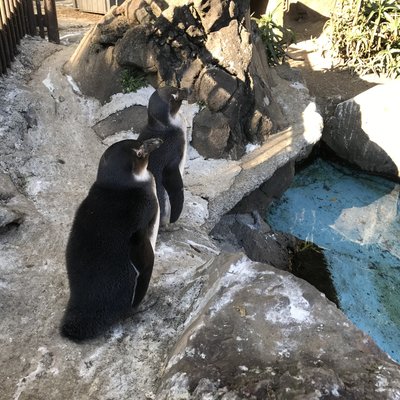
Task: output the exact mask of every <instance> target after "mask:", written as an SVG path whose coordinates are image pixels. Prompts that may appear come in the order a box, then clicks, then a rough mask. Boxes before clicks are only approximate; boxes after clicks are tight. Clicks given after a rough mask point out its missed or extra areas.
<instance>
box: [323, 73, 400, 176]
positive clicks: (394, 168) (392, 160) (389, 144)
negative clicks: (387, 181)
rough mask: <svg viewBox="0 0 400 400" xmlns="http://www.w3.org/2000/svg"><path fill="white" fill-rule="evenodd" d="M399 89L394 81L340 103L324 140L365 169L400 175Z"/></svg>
mask: <svg viewBox="0 0 400 400" xmlns="http://www.w3.org/2000/svg"><path fill="white" fill-rule="evenodd" d="M399 93H400V82H397V81H393V82H392V83H387V84H383V85H380V86H375V87H373V88H371V89H369V90H367V91H365V92H364V93H361V94H359V95H358V96H356V97H354V98H353V99H350V100H347V101H345V102H343V103H340V104H338V106H337V107H336V110H335V113H334V115H333V117H331V118H330V120H329V121H328V124H327V126H326V128H325V129H324V132H323V136H322V140H323V141H324V142H325V143H326V144H327V145H328V147H329V148H330V149H331V150H333V152H334V153H336V154H337V155H338V156H339V157H341V158H342V159H344V160H346V161H348V162H350V163H352V164H355V165H357V166H358V167H360V168H361V169H363V170H365V171H369V172H374V173H378V174H381V175H384V176H388V177H394V178H398V177H400V152H399V151H398V148H399V140H398V136H399V128H398V116H399V112H400V103H399Z"/></svg>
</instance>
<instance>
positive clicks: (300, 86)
mask: <svg viewBox="0 0 400 400" xmlns="http://www.w3.org/2000/svg"><path fill="white" fill-rule="evenodd" d="M290 86H291V87H292V88H294V89H296V90H307V92H308V89H307V88H306V87H305V86H304V85H303V84H302V83H300V82H293V83H291V84H290Z"/></svg>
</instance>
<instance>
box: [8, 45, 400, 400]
mask: <svg viewBox="0 0 400 400" xmlns="http://www.w3.org/2000/svg"><path fill="white" fill-rule="evenodd" d="M35 43H36V42H35V41H34V43H29V46H28V47H27V49H28V51H30V52H32V47H35ZM39 43H40V45H41V44H42V42H39ZM39 47H40V46H39ZM27 49H24V48H23V47H22V49H21V50H22V53H24V52H25V54H26V50H27ZM71 54H72V49H71V48H61V51H59V52H54V54H53V55H51V56H50V57H49V58H47V59H46V60H45V62H44V63H43V66H42V67H39V68H38V69H37V70H36V71H34V72H33V73H32V74H30V75H29V79H23V78H24V76H23V74H22V75H21V73H22V72H23V71H22V72H20V71H19V70H18V68H17V67H18V65H16V67H15V68H16V70H15V71H14V72H13V73H12V74H10V76H9V77H6V78H4V80H3V81H2V85H1V87H0V90H1V94H2V95H1V96H0V102H2V107H1V108H0V110H2V112H1V117H2V121H3V126H4V127H5V129H3V130H2V131H1V132H2V135H4V136H6V137H7V142H5V143H6V145H4V146H3V147H2V149H1V157H2V158H1V160H2V162H1V171H2V172H3V173H6V174H7V175H8V176H9V177H10V178H11V179H12V181H13V184H14V185H15V188H16V191H14V189H13V190H8V189H7V193H13V196H14V197H15V196H19V195H23V196H25V197H26V198H27V199H28V200H27V201H28V204H29V206H30V207H33V208H34V212H32V213H31V212H29V209H28V208H27V207H25V203H24V206H23V207H22V208H23V209H22V208H21V210H20V211H18V210H17V209H15V208H13V209H12V212H15V213H16V215H19V214H18V213H19V212H20V214H21V215H24V219H23V222H22V220H19V219H18V218H17V220H18V223H19V225H14V226H11V227H10V226H9V227H8V228H10V229H7V231H6V232H4V233H3V234H2V235H1V236H0V246H1V253H0V254H1V255H0V270H1V280H0V298H1V303H0V306H1V310H2V320H1V323H0V335H1V338H2V343H3V344H2V352H1V361H2V365H3V366H4V367H3V368H2V369H1V372H0V377H1V382H2V396H3V397H4V398H13V399H15V400H22V399H32V398H45V399H60V398H68V399H79V400H84V399H111V398H118V399H137V400H147V399H159V400H164V399H171V400H178V399H221V400H222V399H223V400H228V399H246V398H248V399H269V398H270V399H279V398H281V399H282V398H284V399H317V398H319V399H328V398H336V397H339V398H340V397H343V398H347V399H363V400H364V399H377V398H379V399H397V398H399V396H400V391H399V387H400V368H399V366H398V365H397V364H396V363H395V362H393V361H392V360H390V359H389V358H388V356H387V355H386V354H384V353H383V352H381V351H380V350H379V349H378V348H377V346H376V345H375V344H374V343H373V342H372V341H371V339H370V338H369V337H367V336H366V335H364V334H363V333H362V332H361V331H359V330H358V329H356V328H355V327H354V326H353V325H352V324H351V323H350V322H349V321H348V320H347V318H346V317H345V316H344V315H343V314H342V312H341V311H340V310H338V309H337V308H336V306H335V305H334V304H333V303H331V302H330V301H328V300H327V299H326V298H325V296H323V295H322V294H321V293H320V292H318V291H317V290H316V289H315V288H313V287H312V286H311V285H309V284H308V283H306V282H305V281H303V280H301V279H299V278H296V277H295V276H293V275H292V274H290V273H288V272H283V271H280V270H277V269H275V268H273V267H272V266H270V265H267V264H265V263H256V262H253V261H250V260H249V259H248V258H247V257H246V256H244V255H243V254H238V253H234V254H227V253H225V252H223V251H222V250H221V249H220V247H219V245H218V243H217V242H216V241H215V240H213V239H212V238H210V236H209V234H208V233H209V231H210V229H211V228H212V227H213V226H214V225H215V223H216V222H217V221H218V220H219V218H220V217H221V216H222V215H223V214H224V213H225V212H226V211H228V210H229V209H230V208H232V207H233V206H235V204H236V203H237V202H238V201H239V200H240V199H241V198H242V197H243V196H244V195H245V194H248V193H250V192H251V191H252V190H253V189H255V188H256V187H257V186H259V185H260V184H261V183H262V182H263V181H264V180H266V179H268V178H269V177H270V176H272V175H273V174H274V172H275V170H276V169H277V168H278V167H284V165H285V164H287V163H293V162H294V160H296V159H297V158H298V157H303V156H304V155H305V154H307V152H308V151H309V150H310V147H311V146H312V144H313V143H314V142H316V141H317V140H318V139H319V136H320V134H321V120H320V117H319V116H318V114H317V113H315V111H314V110H313V105H312V103H311V101H310V99H308V97H307V96H305V95H304V93H306V91H305V89H300V91H299V90H298V88H297V89H296V88H293V87H292V86H293V82H289V81H286V82H283V83H282V85H281V86H280V88H279V93H282V97H281V99H282V100H281V101H282V103H283V104H286V105H287V114H286V115H287V119H288V121H290V128H289V129H288V130H287V131H284V132H281V133H278V134H277V135H276V136H274V137H273V138H271V141H270V142H267V144H266V145H265V146H262V147H260V148H257V149H254V150H253V151H250V149H249V152H248V153H247V154H246V155H245V156H244V157H243V158H242V159H240V160H237V161H227V160H205V159H204V158H202V157H201V156H199V155H198V154H197V153H196V152H195V151H193V149H191V151H190V154H189V156H190V157H189V160H188V165H187V169H186V174H185V177H184V180H185V184H186V192H185V196H186V202H185V209H184V212H183V215H182V218H181V219H180V220H179V223H178V224H177V226H176V228H177V229H176V230H174V231H165V232H161V233H160V235H159V238H158V241H157V251H156V261H155V270H154V274H153V278H152V281H151V286H150V289H149V292H148V294H147V297H146V299H145V301H144V303H143V304H142V305H141V307H140V309H139V310H138V311H137V312H136V313H135V314H133V315H132V317H131V318H129V319H128V320H126V321H124V322H122V323H121V324H119V325H117V326H115V327H113V329H111V330H110V331H109V332H107V333H106V334H105V335H104V336H102V337H99V338H97V339H96V340H93V341H89V342H87V343H84V344H81V345H77V344H75V343H71V342H69V341H67V340H64V339H62V338H61V337H60V335H59V333H58V325H59V321H60V318H61V316H62V313H63V309H64V307H65V305H66V301H67V296H68V288H67V279H66V272H65V266H64V250H65V244H66V240H67V237H68V232H69V229H70V226H71V221H72V217H73V214H74V211H75V209H76V207H77V205H78V204H79V203H80V201H81V200H82V199H83V197H84V196H85V195H86V193H87V190H88V188H89V186H90V185H91V183H92V182H93V179H94V177H95V174H96V169H97V163H98V160H99V157H100V155H101V154H102V152H103V151H104V149H105V148H106V145H107V143H109V142H108V141H112V140H118V139H119V138H121V137H123V136H124V135H132V134H133V133H132V132H131V131H129V132H125V133H119V134H117V135H114V136H113V137H112V138H111V137H110V138H106V139H101V138H100V137H99V136H98V135H97V134H96V133H95V131H94V129H92V127H94V126H96V124H98V123H99V122H100V121H102V120H104V119H105V118H108V117H110V116H112V115H113V114H115V113H117V112H120V111H121V110H123V109H125V108H126V107H131V106H134V105H141V106H145V105H146V104H147V99H148V96H149V95H150V93H151V89H144V90H142V91H141V92H139V93H136V94H133V95H117V96H116V97H114V98H113V100H112V101H111V102H110V103H107V104H105V105H101V104H99V103H98V102H96V101H93V100H91V99H88V98H86V97H84V96H82V95H81V94H79V92H78V90H77V88H76V86H75V85H74V84H73V82H72V81H71V80H70V78H69V77H68V76H65V75H63V74H62V73H61V67H62V64H63V63H64V62H65V61H66V60H67V59H68V58H69V57H70V56H71ZM22 70H23V69H22ZM295 86H296V85H295ZM297 87H298V85H297ZM285 90H287V91H289V90H290V91H291V92H290V93H296V90H297V91H298V92H299V93H300V94H299V95H298V96H294V97H293V96H292V97H290V96H286V95H284V93H285ZM299 96H300V97H301V96H303V97H302V98H303V99H308V100H307V101H305V102H301V104H302V106H301V107H300V108H294V107H292V103H291V102H293V101H294V100H293V99H294V98H296V99H298V98H299ZM17 104H18V107H16V105H17ZM3 106H4V107H3ZM185 107H188V108H186V109H185V108H184V111H185V112H186V116H187V120H188V126H189V127H190V126H191V117H190V116H191V115H192V114H191V113H190V110H191V109H190V108H189V107H192V106H188V105H187V106H185ZM18 110H21V112H22V111H26V110H31V111H32V115H35V123H31V124H27V123H21V124H13V121H15V113H16V112H17V113H19V111H18ZM299 110H301V111H299ZM294 116H296V118H294ZM312 116H315V119H314V118H311V123H309V122H310V117H312ZM97 126H98V125H97ZM17 139H18V140H17ZM103 140H104V142H103ZM16 144H18V146H16ZM17 153H18V155H19V158H16V157H15V154H17ZM287 171H288V174H291V173H292V168H287ZM17 192H18V193H17ZM6 201H7V200H6ZM21 204H22V203H21ZM6 205H7V204H6ZM13 218H14V217H12V218H11V220H12V219H13ZM14 220H15V219H14ZM21 222H22V223H21ZM250 228H251V225H250Z"/></svg>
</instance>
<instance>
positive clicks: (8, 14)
mask: <svg viewBox="0 0 400 400" xmlns="http://www.w3.org/2000/svg"><path fill="white" fill-rule="evenodd" d="M2 3H3V4H4V9H5V15H6V17H7V20H6V23H5V25H7V26H8V31H9V35H10V37H11V51H12V52H13V53H14V54H17V43H19V39H17V34H16V31H15V26H14V23H13V22H14V21H13V15H12V14H11V7H10V2H9V0H4V1H2Z"/></svg>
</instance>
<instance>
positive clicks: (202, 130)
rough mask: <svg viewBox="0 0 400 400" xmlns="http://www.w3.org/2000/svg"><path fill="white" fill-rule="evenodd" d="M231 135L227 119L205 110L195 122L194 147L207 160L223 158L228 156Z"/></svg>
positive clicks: (197, 116) (198, 115)
mask: <svg viewBox="0 0 400 400" xmlns="http://www.w3.org/2000/svg"><path fill="white" fill-rule="evenodd" d="M229 134H230V127H229V121H228V120H227V118H225V117H224V115H223V114H222V113H212V112H211V111H210V110H209V109H208V108H204V109H203V110H202V111H200V112H199V113H198V114H197V115H196V116H195V118H194V121H193V134H192V135H193V136H192V145H193V147H194V148H195V149H196V150H197V151H198V152H199V153H200V154H201V155H202V156H204V157H205V158H221V157H223V156H224V155H226V147H227V144H228V140H229Z"/></svg>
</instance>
